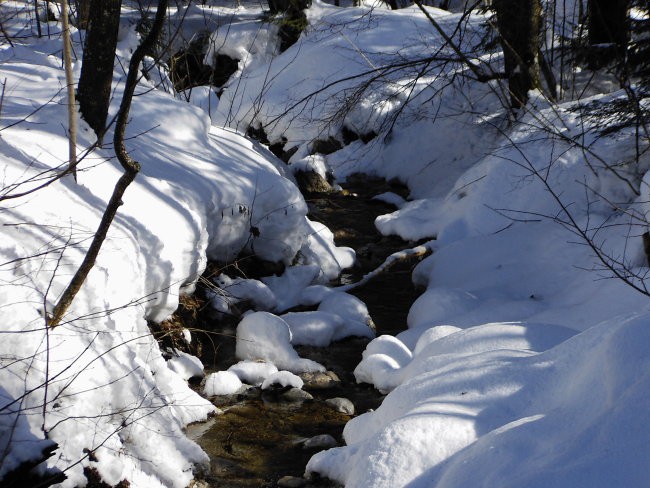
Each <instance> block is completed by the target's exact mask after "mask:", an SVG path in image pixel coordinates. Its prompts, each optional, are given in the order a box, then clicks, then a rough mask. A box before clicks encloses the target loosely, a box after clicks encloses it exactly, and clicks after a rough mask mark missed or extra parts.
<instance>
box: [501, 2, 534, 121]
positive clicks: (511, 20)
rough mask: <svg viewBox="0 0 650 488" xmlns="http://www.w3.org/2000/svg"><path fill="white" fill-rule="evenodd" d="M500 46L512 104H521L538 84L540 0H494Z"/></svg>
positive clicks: (512, 105)
mask: <svg viewBox="0 0 650 488" xmlns="http://www.w3.org/2000/svg"><path fill="white" fill-rule="evenodd" d="M492 6H493V7H494V10H495V12H496V14H497V27H498V29H499V36H500V40H501V45H502V47H503V54H504V61H505V72H506V77H507V78H508V89H509V91H510V100H511V101H510V104H511V107H512V108H514V109H516V108H521V107H523V106H524V105H526V102H527V101H528V91H529V90H531V89H533V88H537V87H539V85H540V76H539V73H540V69H539V46H540V35H541V25H542V6H541V3H540V1H539V0H494V1H493V3H492Z"/></svg>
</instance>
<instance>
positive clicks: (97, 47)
mask: <svg viewBox="0 0 650 488" xmlns="http://www.w3.org/2000/svg"><path fill="white" fill-rule="evenodd" d="M121 6H122V0H91V3H90V19H89V23H88V29H87V31H86V44H85V47H84V56H83V64H82V66H81V76H80V77H79V87H78V90H77V100H78V101H79V108H80V110H81V115H82V117H83V119H84V120H85V121H86V122H87V123H88V125H90V127H92V129H93V130H94V131H95V134H97V139H98V140H99V142H100V143H101V141H102V138H103V136H104V131H105V129H106V118H107V116H108V106H109V104H110V97H111V82H112V81H113V63H114V60H115V48H116V46H117V33H118V29H119V25H120V7H121Z"/></svg>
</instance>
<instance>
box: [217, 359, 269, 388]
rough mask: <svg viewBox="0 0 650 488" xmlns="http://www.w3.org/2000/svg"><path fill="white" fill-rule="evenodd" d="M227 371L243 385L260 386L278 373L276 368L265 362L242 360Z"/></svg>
mask: <svg viewBox="0 0 650 488" xmlns="http://www.w3.org/2000/svg"><path fill="white" fill-rule="evenodd" d="M228 371H230V372H232V373H234V374H236V375H237V377H238V378H239V379H240V380H241V381H243V382H244V383H247V384H249V385H255V386H261V385H262V383H263V382H264V380H266V378H268V377H269V376H271V375H272V374H273V373H277V372H278V368H277V367H276V366H275V365H274V364H273V363H268V362H266V361H251V360H244V361H239V362H238V363H236V364H233V365H232V366H230V367H229V368H228Z"/></svg>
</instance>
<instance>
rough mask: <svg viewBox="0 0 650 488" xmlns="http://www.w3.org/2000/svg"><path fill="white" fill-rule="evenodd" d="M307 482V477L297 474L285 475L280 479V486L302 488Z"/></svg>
mask: <svg viewBox="0 0 650 488" xmlns="http://www.w3.org/2000/svg"><path fill="white" fill-rule="evenodd" d="M306 484H307V480H306V479H304V478H298V477H296V476H283V477H282V478H280V479H279V480H278V486H279V487H281V488H300V487H302V486H305V485H306Z"/></svg>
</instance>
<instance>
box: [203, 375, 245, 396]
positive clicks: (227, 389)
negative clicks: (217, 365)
mask: <svg viewBox="0 0 650 488" xmlns="http://www.w3.org/2000/svg"><path fill="white" fill-rule="evenodd" d="M241 387H242V382H241V381H240V379H239V378H238V377H237V375H236V374H235V373H233V372H231V371H217V372H216V373H212V374H211V375H210V376H208V377H207V379H206V380H205V386H204V387H203V393H205V395H206V396H209V397H210V396H215V395H232V394H233V393H236V392H237V391H239V390H240V389H241Z"/></svg>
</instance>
